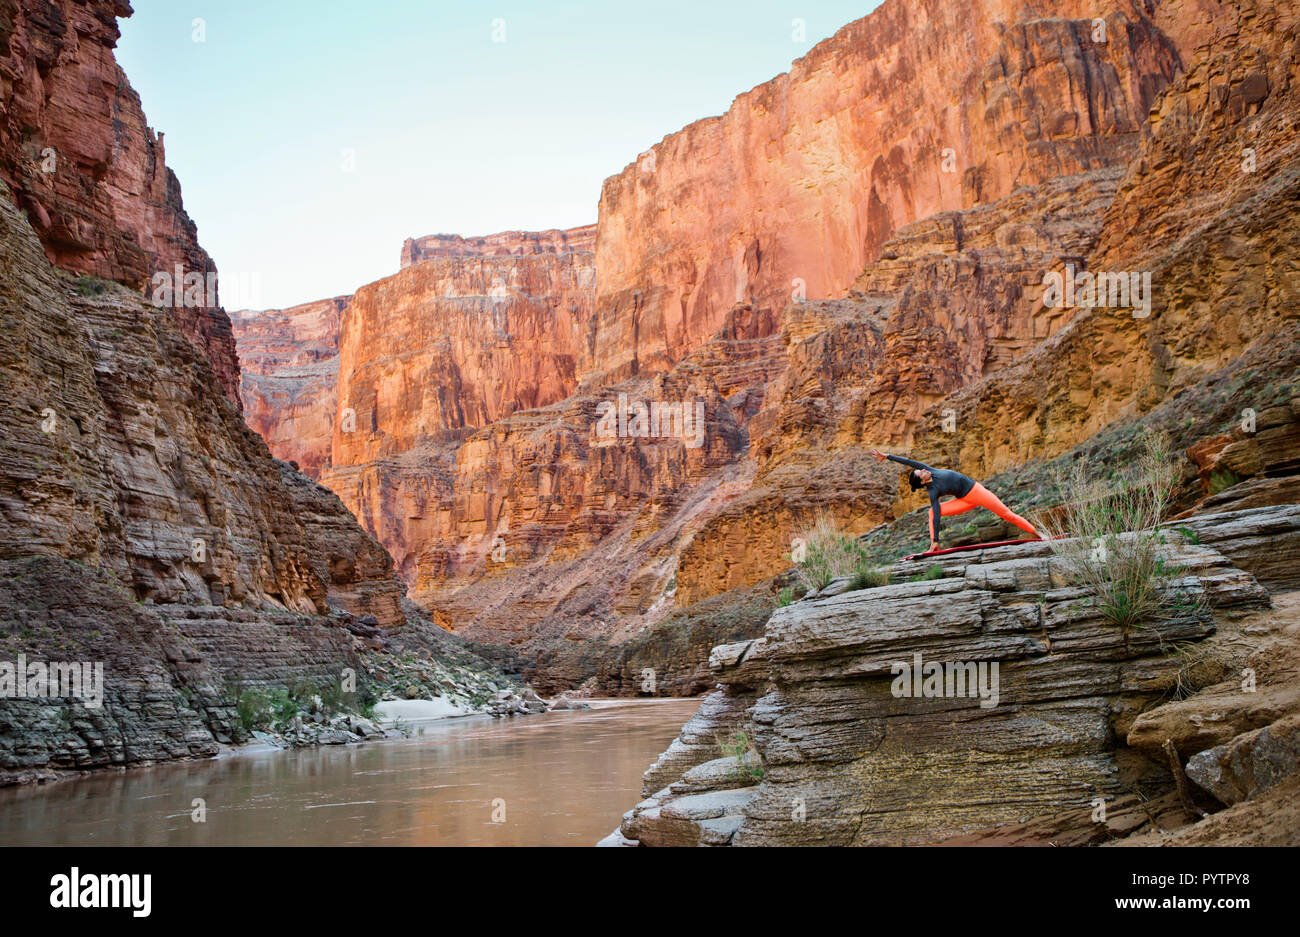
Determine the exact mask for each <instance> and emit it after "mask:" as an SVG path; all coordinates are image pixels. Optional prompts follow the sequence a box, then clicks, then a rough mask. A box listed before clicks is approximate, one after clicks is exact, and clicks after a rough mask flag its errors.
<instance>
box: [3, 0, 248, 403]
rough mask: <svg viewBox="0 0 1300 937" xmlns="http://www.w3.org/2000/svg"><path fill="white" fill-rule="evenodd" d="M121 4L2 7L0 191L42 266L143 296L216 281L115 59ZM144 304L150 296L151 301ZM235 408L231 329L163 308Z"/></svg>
mask: <svg viewBox="0 0 1300 937" xmlns="http://www.w3.org/2000/svg"><path fill="white" fill-rule="evenodd" d="M130 15H131V5H130V4H129V3H127V2H125V0H109V2H93V3H86V2H82V0H0V24H3V25H0V180H3V181H4V182H6V183H8V185H9V189H10V193H9V195H8V196H7V197H8V198H10V199H11V200H12V201H13V202H14V204H16V205H18V206H19V207H20V208H22V209H23V211H25V212H26V214H27V218H28V220H29V221H30V222H31V224H32V227H33V228H35V229H36V233H37V234H38V235H39V237H40V239H41V244H42V246H43V247H44V250H45V255H46V257H48V258H49V260H50V262H51V263H53V264H54V265H56V266H58V267H62V268H63V269H65V270H71V271H73V272H74V273H80V274H89V275H92V276H96V277H102V278H105V279H109V280H114V281H116V282H118V283H123V284H125V285H128V286H130V287H132V288H133V289H137V290H139V289H142V288H144V287H145V285H146V283H148V282H149V281H150V279H151V278H152V277H153V276H154V275H155V274H157V273H166V274H167V275H168V276H169V277H170V276H173V275H174V272H175V270H176V269H177V268H178V267H179V268H180V269H181V270H183V271H184V273H197V274H201V275H202V276H203V278H204V281H205V284H206V282H207V277H208V275H209V274H212V273H215V271H216V267H215V265H214V264H213V262H212V258H211V257H209V256H208V254H207V252H206V251H205V250H203V248H202V247H200V246H199V243H198V237H197V232H196V228H195V225H194V222H193V221H191V220H190V217H189V216H188V215H187V214H186V213H185V209H184V206H183V205H182V203H181V187H180V183H179V182H178V181H177V179H176V176H175V174H174V173H173V172H172V171H171V170H170V169H168V168H167V165H166V161H165V154H164V151H163V138H162V134H156V135H155V134H154V132H153V130H152V129H150V128H149V126H148V125H147V123H146V121H145V116H144V111H143V110H142V108H141V106H140V98H139V95H137V94H136V93H135V91H134V89H132V87H131V84H130V82H129V81H127V78H126V75H125V74H124V73H123V72H122V69H121V68H120V67H119V66H118V64H117V62H116V60H115V59H114V57H113V49H114V47H115V46H116V44H117V40H118V38H119V35H120V34H119V32H118V27H117V18H118V17H124V16H130ZM150 295H152V292H151V293H150ZM169 310H170V312H171V314H172V315H173V316H174V317H175V319H176V321H177V323H178V324H179V325H180V327H181V331H182V332H183V333H184V334H185V336H186V337H187V338H189V339H190V340H191V341H193V342H194V343H195V344H196V345H198V346H199V347H200V348H201V349H203V351H204V352H205V353H206V354H207V356H208V359H209V361H210V363H211V365H212V369H213V371H214V373H215V376H216V378H217V380H218V381H219V382H220V384H221V386H222V387H223V388H224V389H225V392H226V395H227V396H228V397H229V398H230V399H231V400H232V401H233V402H234V403H235V404H236V405H238V403H239V364H238V362H237V360H236V357H235V341H234V337H233V336H232V334H231V331H230V322H229V320H228V319H227V318H226V315H225V313H224V312H222V311H221V309H220V308H218V307H217V304H216V299H215V298H213V297H210V296H204V297H203V300H202V301H200V302H196V303H194V304H175V305H173V306H170V307H169Z"/></svg>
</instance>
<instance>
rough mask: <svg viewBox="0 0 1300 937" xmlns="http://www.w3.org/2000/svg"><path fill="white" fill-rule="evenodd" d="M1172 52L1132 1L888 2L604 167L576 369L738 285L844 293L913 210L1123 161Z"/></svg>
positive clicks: (641, 341) (691, 326) (779, 299)
mask: <svg viewBox="0 0 1300 937" xmlns="http://www.w3.org/2000/svg"><path fill="white" fill-rule="evenodd" d="M1095 18H1100V19H1102V20H1104V23H1105V27H1104V28H1105V33H1104V35H1105V38H1106V41H1105V42H1097V41H1094V36H1096V37H1097V38H1101V36H1102V35H1103V34H1102V33H1101V32H1099V31H1097V30H1098V29H1099V28H1100V27H1098V26H1097V25H1096V24H1094V19H1095ZM1177 62H1178V57H1177V49H1176V48H1175V47H1174V45H1173V43H1172V41H1171V40H1169V39H1168V38H1166V37H1165V36H1164V35H1163V34H1161V33H1160V32H1159V31H1158V30H1157V29H1156V28H1155V26H1154V24H1153V23H1152V22H1151V21H1150V20H1149V19H1148V16H1147V14H1146V12H1145V7H1144V6H1143V5H1139V4H1130V3H1124V2H1121V3H1118V4H1111V3H1107V4H1103V5H1102V6H1100V7H1098V6H1097V5H1095V4H1086V3H1074V2H1070V0H1067V2H1052V3H1028V4H1025V3H1016V4H1011V3H1005V4H1004V3H999V2H995V3H978V4H946V3H940V2H938V0H927V2H921V3H902V2H890V3H885V4H883V5H882V6H881V7H880V8H879V9H877V10H876V11H875V12H874V13H872V14H871V15H870V16H867V17H864V18H863V19H861V20H858V21H856V22H854V23H851V24H850V25H848V26H846V27H844V28H843V29H842V30H840V31H839V32H838V33H837V34H836V35H835V36H834V37H833V38H831V39H829V40H826V41H825V42H822V43H819V44H818V45H817V46H816V47H815V48H814V49H813V50H812V51H811V52H810V53H809V54H808V55H807V56H805V57H804V58H802V59H800V60H799V61H797V62H795V63H794V65H793V66H792V68H791V70H790V72H789V73H788V74H785V75H781V76H780V77H778V78H775V79H773V80H772V81H770V82H768V83H767V84H764V85H760V86H759V87H757V88H755V89H753V90H752V91H749V92H746V93H745V94H743V95H740V96H739V97H738V98H737V99H736V101H735V103H734V104H733V105H732V107H731V109H730V110H728V112H727V113H726V114H725V115H723V116H721V117H717V118H710V119H707V120H702V121H699V122H697V123H695V124H692V125H690V126H689V127H687V128H685V129H684V130H682V131H680V132H678V133H676V134H673V135H671V136H669V137H666V138H665V139H664V140H663V141H661V142H660V143H659V144H657V145H655V146H654V147H652V148H651V149H650V150H649V151H647V153H646V154H643V155H642V157H641V158H640V159H639V160H638V161H637V162H636V163H634V164H632V165H629V166H628V167H627V168H626V169H625V170H624V171H623V172H622V173H621V174H619V175H617V176H614V177H612V178H610V179H609V180H607V181H606V183H605V186H604V189H603V190H602V193H601V202H600V225H599V234H598V237H597V245H596V263H597V267H598V269H599V270H600V281H599V295H598V297H597V303H596V311H597V322H596V326H595V329H594V331H593V333H592V335H591V338H590V340H589V342H588V344H587V346H586V348H585V354H584V357H583V359H582V362H581V365H580V368H581V372H582V373H583V374H584V375H586V376H587V379H589V380H595V379H598V378H599V376H600V375H602V374H604V375H613V376H615V377H617V376H622V375H626V374H631V373H637V372H638V371H640V370H646V369H652V370H661V369H663V368H664V367H667V366H668V365H669V364H670V363H671V362H672V361H675V360H677V359H678V358H679V357H681V355H682V354H683V353H685V352H686V351H688V350H689V349H691V348H693V347H695V346H696V345H698V344H699V342H700V341H702V340H703V339H705V338H706V337H707V336H708V335H710V334H711V333H712V332H713V330H714V329H715V328H716V324H717V323H718V322H719V321H720V320H721V318H722V316H723V315H724V314H725V313H726V311H727V309H729V308H730V306H731V305H732V304H733V303H734V302H737V301H745V302H752V303H754V304H755V305H756V306H758V307H759V308H766V309H771V310H773V311H779V310H780V309H782V308H784V307H785V305H786V304H787V303H788V302H789V301H790V299H791V298H792V296H796V295H800V294H801V295H806V296H807V297H809V298H814V299H820V298H828V297H835V296H838V295H841V294H842V293H843V292H844V291H845V290H846V289H848V287H849V286H850V285H851V284H852V283H853V282H854V280H855V279H856V278H857V277H858V275H859V274H860V273H861V271H862V269H863V267H864V266H865V265H866V264H867V263H868V262H870V261H873V260H875V259H877V258H878V257H879V256H880V250H881V247H882V245H883V244H884V243H885V241H886V240H887V239H888V238H889V237H890V236H891V235H893V233H894V232H895V231H897V230H898V229H899V228H900V227H902V226H903V225H905V224H908V223H910V222H913V221H916V220H918V219H921V218H925V217H927V216H930V215H934V214H935V213H937V212H941V211H945V210H956V209H960V208H963V207H967V206H970V205H974V204H978V203H983V202H990V201H994V200H996V199H998V198H1001V197H1004V196H1006V195H1008V194H1010V193H1011V192H1012V191H1013V190H1014V189H1015V188H1017V187H1019V186H1035V185H1038V184H1041V183H1043V182H1045V181H1047V180H1050V179H1053V178H1056V177H1058V176H1064V175H1071V174H1076V173H1079V172H1083V171H1086V170H1092V169H1102V168H1106V167H1109V166H1114V165H1117V164H1119V163H1122V162H1123V161H1124V160H1125V159H1127V156H1128V155H1129V153H1130V152H1131V147H1132V146H1133V144H1134V142H1135V141H1136V137H1137V134H1138V131H1139V130H1140V128H1141V126H1142V123H1143V121H1144V120H1145V118H1146V114H1147V109H1148V107H1149V105H1150V103H1151V101H1152V100H1153V98H1154V96H1155V94H1156V93H1157V92H1158V91H1159V90H1160V89H1161V88H1162V87H1163V86H1164V85H1165V84H1166V83H1167V82H1168V81H1169V80H1170V79H1171V78H1172V77H1173V75H1174V74H1175V71H1176V68H1177ZM954 102H959V103H956V104H954Z"/></svg>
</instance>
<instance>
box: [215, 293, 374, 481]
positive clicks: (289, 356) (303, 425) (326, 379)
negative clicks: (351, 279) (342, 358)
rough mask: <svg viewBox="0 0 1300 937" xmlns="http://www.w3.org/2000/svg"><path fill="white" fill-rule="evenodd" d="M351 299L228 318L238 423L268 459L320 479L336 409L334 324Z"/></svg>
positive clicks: (336, 328) (336, 335) (326, 461)
mask: <svg viewBox="0 0 1300 937" xmlns="http://www.w3.org/2000/svg"><path fill="white" fill-rule="evenodd" d="M350 299H351V297H350V296H335V297H334V298H333V299H322V300H318V301H316V302H311V303H303V304H302V305H300V306H292V307H290V308H288V309H268V310H264V311H252V310H242V311H239V312H233V313H231V314H230V321H231V325H232V327H233V329H234V335H235V341H236V343H237V347H238V350H239V370H240V374H239V394H240V397H241V399H242V400H243V404H244V419H245V420H246V421H247V422H248V425H249V426H250V427H252V428H253V429H254V430H256V431H257V432H258V433H259V434H261V436H262V438H263V439H265V440H266V444H267V445H268V446H269V447H270V448H271V453H272V454H273V455H274V456H275V457H276V458H278V459H284V460H285V461H286V462H296V463H297V464H298V467H299V468H301V469H302V471H303V472H304V473H306V474H307V475H309V476H310V477H312V478H315V479H319V478H320V477H321V472H322V471H323V470H324V469H325V468H326V467H327V466H328V465H329V462H330V444H331V441H332V439H333V434H334V418H335V412H336V410H337V394H336V385H337V383H338V369H339V362H338V352H339V326H340V322H341V320H342V315H343V310H344V308H345V307H346V306H347V304H348V301H349V300H350Z"/></svg>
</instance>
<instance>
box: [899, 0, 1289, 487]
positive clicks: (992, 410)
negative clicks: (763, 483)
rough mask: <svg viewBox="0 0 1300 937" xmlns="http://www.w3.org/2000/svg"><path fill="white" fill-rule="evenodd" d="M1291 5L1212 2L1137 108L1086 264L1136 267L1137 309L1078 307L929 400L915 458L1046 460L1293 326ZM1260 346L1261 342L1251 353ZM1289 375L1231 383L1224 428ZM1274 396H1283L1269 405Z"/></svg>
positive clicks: (975, 467)
mask: <svg viewBox="0 0 1300 937" xmlns="http://www.w3.org/2000/svg"><path fill="white" fill-rule="evenodd" d="M1298 19H1300V10H1298V9H1297V7H1296V5H1295V4H1294V3H1281V4H1271V3H1270V4H1257V3H1241V4H1235V5H1233V6H1232V7H1230V8H1228V7H1225V8H1224V9H1223V11H1222V12H1221V16H1220V17H1219V18H1218V19H1217V20H1216V23H1215V26H1214V31H1213V35H1212V36H1211V37H1210V38H1209V39H1208V40H1207V41H1206V42H1205V44H1204V45H1203V46H1202V47H1200V48H1198V49H1197V50H1196V52H1195V58H1194V59H1193V60H1192V61H1191V62H1190V63H1189V70H1188V72H1187V73H1186V74H1185V75H1183V76H1181V77H1180V78H1179V79H1178V80H1177V81H1176V82H1175V83H1174V84H1173V85H1172V86H1171V87H1170V88H1169V89H1168V90H1167V91H1166V93H1165V94H1164V95H1163V96H1162V98H1161V99H1160V101H1159V102H1158V105H1157V106H1156V107H1155V108H1154V109H1153V112H1152V117H1151V121H1150V124H1149V133H1148V135H1147V138H1146V139H1145V140H1144V142H1143V145H1142V149H1141V151H1140V152H1139V154H1138V156H1137V158H1136V159H1135V160H1134V161H1133V163H1132V165H1131V166H1130V168H1129V170H1128V172H1127V174H1126V176H1125V179H1124V181H1123V183H1122V185H1121V186H1120V189H1119V191H1118V193H1117V195H1116V197H1115V200H1114V202H1113V203H1112V204H1111V206H1110V207H1109V209H1108V210H1107V213H1106V216H1105V219H1104V223H1103V225H1102V229H1101V233H1100V235H1099V239H1098V243H1097V246H1096V247H1095V248H1094V249H1093V250H1092V251H1091V252H1090V253H1089V256H1088V258H1087V261H1086V269H1087V270H1089V271H1093V272H1138V273H1149V274H1150V275H1151V282H1152V297H1151V308H1150V313H1149V315H1147V316H1145V317H1142V316H1134V314H1133V310H1132V309H1130V308H1114V307H1102V306H1100V305H1097V306H1094V307H1093V308H1086V309H1080V310H1079V312H1078V313H1077V314H1076V316H1075V318H1074V319H1073V320H1072V321H1071V322H1070V323H1069V325H1068V326H1066V328H1064V329H1063V330H1062V331H1061V332H1059V333H1058V334H1056V335H1054V336H1053V337H1052V338H1051V339H1050V340H1048V341H1046V342H1044V343H1043V344H1042V346H1041V347H1039V348H1037V349H1035V350H1034V351H1033V352H1032V353H1030V354H1029V355H1026V356H1025V357H1024V358H1023V359H1022V360H1021V361H1019V362H1017V363H1016V364H1015V365H1013V366H1012V367H1009V368H1006V369H1004V370H1003V371H1001V372H999V373H997V374H994V375H991V376H990V377H989V378H988V379H986V380H985V381H983V382H982V383H980V384H978V385H974V386H972V387H971V388H969V389H968V390H964V391H961V392H958V393H957V394H955V395H954V396H953V397H952V399H950V400H948V401H946V402H945V406H946V407H948V408H951V409H952V411H953V414H954V417H955V423H956V430H955V432H951V433H945V432H943V431H942V430H941V429H940V427H939V422H940V415H939V414H938V413H937V412H935V410H933V409H932V410H931V411H930V412H929V413H927V414H926V418H925V421H924V422H925V426H924V427H922V428H918V441H919V445H918V450H917V451H918V458H921V459H923V460H925V459H930V458H932V459H933V460H934V461H936V462H943V463H945V464H956V465H959V466H961V468H962V470H963V471H966V472H967V473H968V474H974V475H980V474H989V473H992V472H994V471H997V470H1000V469H1002V468H1005V467H1008V466H1010V465H1012V464H1016V463H1023V462H1025V461H1027V460H1029V459H1034V458H1041V457H1050V456H1053V455H1056V454H1057V453H1060V452H1062V451H1064V450H1065V449H1068V448H1069V447H1071V446H1073V445H1075V444H1077V443H1079V442H1080V441H1081V440H1084V439H1087V438H1088V437H1090V436H1093V435H1094V434H1097V433H1098V432H1099V431H1101V430H1103V429H1104V428H1105V427H1107V426H1108V425H1109V424H1113V423H1115V422H1117V421H1120V420H1123V419H1131V418H1133V417H1135V416H1137V415H1141V414H1144V413H1147V412H1150V411H1152V410H1153V409H1154V408H1156V407H1157V406H1159V405H1160V404H1162V403H1163V402H1166V401H1168V400H1171V399H1175V398H1177V397H1178V396H1179V395H1180V394H1183V393H1187V392H1190V391H1192V389H1193V388H1194V387H1195V386H1196V385H1197V382H1198V381H1200V380H1201V379H1202V378H1204V377H1206V376H1207V375H1210V374H1212V373H1213V372H1215V371H1216V370H1217V369H1221V368H1223V367H1225V366H1226V365H1228V364H1229V363H1230V362H1232V361H1233V360H1234V359H1238V358H1240V357H1243V356H1244V355H1245V354H1246V353H1248V352H1252V351H1257V350H1260V349H1269V348H1271V347H1272V346H1275V345H1277V343H1278V342H1279V340H1281V341H1282V343H1283V347H1284V346H1285V344H1286V342H1287V341H1289V340H1290V336H1291V335H1293V334H1294V331H1295V325H1296V321H1297V312H1296V310H1297V306H1296V304H1295V303H1294V302H1293V301H1291V299H1290V298H1289V296H1290V292H1291V288H1290V286H1289V281H1288V279H1287V275H1286V273H1285V269H1286V267H1287V265H1288V264H1289V263H1290V260H1288V258H1294V257H1296V256H1297V251H1298V250H1300V241H1298V238H1300V233H1298V231H1297V227H1296V225H1295V223H1294V219H1295V216H1296V212H1297V207H1298V206H1300V150H1298V149H1297V143H1298V142H1300V137H1298V136H1297V127H1296V124H1295V122H1294V114H1295V112H1296V108H1297V93H1300V84H1298V82H1297V71H1296V64H1295V58H1294V54H1293V51H1292V50H1293V47H1294V43H1295V41H1296V29H1297V25H1296V24H1297V22H1298ZM1260 353H1261V354H1267V352H1260ZM1298 376H1300V371H1298V370H1297V369H1296V366H1295V364H1294V363H1293V362H1292V363H1282V364H1281V365H1280V366H1279V367H1276V368H1274V369H1271V370H1269V371H1267V372H1264V373H1262V374H1256V375H1254V377H1256V378H1262V380H1251V381H1248V382H1247V383H1246V385H1245V386H1243V387H1242V388H1241V390H1240V391H1239V392H1238V394H1237V397H1236V400H1235V403H1236V418H1235V419H1232V420H1231V421H1230V423H1229V425H1232V424H1236V423H1238V422H1239V420H1240V419H1241V416H1240V415H1241V414H1242V413H1243V412H1244V411H1245V410H1247V409H1252V410H1255V411H1264V410H1266V409H1268V407H1269V406H1271V405H1273V404H1274V403H1275V402H1276V394H1275V391H1276V389H1277V385H1278V384H1282V385H1283V386H1286V385H1287V384H1288V382H1290V386H1292V387H1294V386H1295V381H1296V379H1297V377H1298ZM1285 399H1286V398H1285V397H1283V400H1285Z"/></svg>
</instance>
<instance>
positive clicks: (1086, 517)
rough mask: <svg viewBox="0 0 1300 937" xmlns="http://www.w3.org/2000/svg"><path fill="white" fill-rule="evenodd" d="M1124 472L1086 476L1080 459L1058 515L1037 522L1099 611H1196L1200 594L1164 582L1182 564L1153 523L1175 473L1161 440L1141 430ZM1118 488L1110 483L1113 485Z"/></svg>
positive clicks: (1121, 618)
mask: <svg viewBox="0 0 1300 937" xmlns="http://www.w3.org/2000/svg"><path fill="white" fill-rule="evenodd" d="M1142 444H1143V452H1142V454H1141V456H1140V457H1139V458H1138V461H1137V465H1136V469H1135V471H1134V472H1133V473H1131V474H1130V475H1129V477H1127V478H1124V479H1121V480H1119V481H1118V482H1117V483H1115V484H1112V483H1109V482H1101V481H1099V480H1098V479H1096V478H1095V477H1091V476H1090V475H1089V473H1088V470H1087V467H1086V466H1085V465H1084V464H1083V462H1082V461H1080V462H1079V463H1076V465H1075V467H1074V471H1073V473H1072V475H1071V477H1070V478H1069V480H1068V481H1066V482H1064V483H1062V485H1061V490H1062V491H1063V492H1064V495H1065V504H1064V505H1063V514H1062V516H1061V517H1059V518H1054V517H1043V518H1040V519H1039V523H1038V525H1037V526H1038V528H1039V530H1041V531H1043V533H1044V534H1045V535H1046V536H1048V537H1050V538H1053V539H1051V540H1049V543H1050V544H1051V547H1052V551H1053V552H1054V553H1055V554H1056V555H1057V557H1058V558H1060V559H1061V560H1063V561H1064V565H1065V568H1066V570H1067V574H1068V575H1069V576H1070V578H1071V580H1072V581H1074V582H1075V583H1077V584H1078V585H1081V586H1083V587H1084V588H1085V589H1087V590H1088V591H1089V592H1090V593H1092V596H1093V602H1094V604H1095V605H1096V606H1097V607H1098V608H1099V609H1100V610H1101V613H1102V614H1103V615H1104V616H1105V617H1106V619H1107V620H1108V621H1110V622H1112V623H1113V624H1116V625H1119V626H1120V627H1122V628H1137V627H1141V625H1142V623H1143V622H1145V621H1147V620H1149V619H1151V618H1153V617H1155V616H1157V615H1160V614H1164V613H1168V612H1187V611H1195V610H1196V608H1197V607H1198V606H1199V604H1200V602H1201V601H1203V599H1200V598H1193V597H1190V596H1188V595H1186V594H1175V593H1173V592H1172V590H1171V589H1170V582H1171V580H1173V579H1176V578H1178V577H1179V576H1181V575H1182V574H1183V573H1184V572H1185V571H1184V570H1182V569H1181V568H1179V567H1177V566H1174V565H1172V564H1171V563H1170V562H1169V561H1168V559H1167V558H1166V557H1165V555H1164V552H1163V548H1164V544H1165V538H1164V535H1163V534H1162V533H1161V531H1160V529H1159V527H1160V524H1161V522H1162V521H1163V519H1164V515H1165V512H1166V510H1167V509H1168V506H1169V502H1170V498H1171V496H1172V494H1173V490H1174V485H1175V483H1176V479H1177V469H1176V467H1175V463H1174V461H1173V459H1172V458H1171V455H1170V452H1169V448H1168V442H1167V440H1165V439H1164V437H1162V436H1157V435H1155V434H1152V433H1147V434H1145V436H1144V437H1143V440H1142ZM1116 484H1118V485H1119V488H1118V490H1116V487H1115V485H1116Z"/></svg>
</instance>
